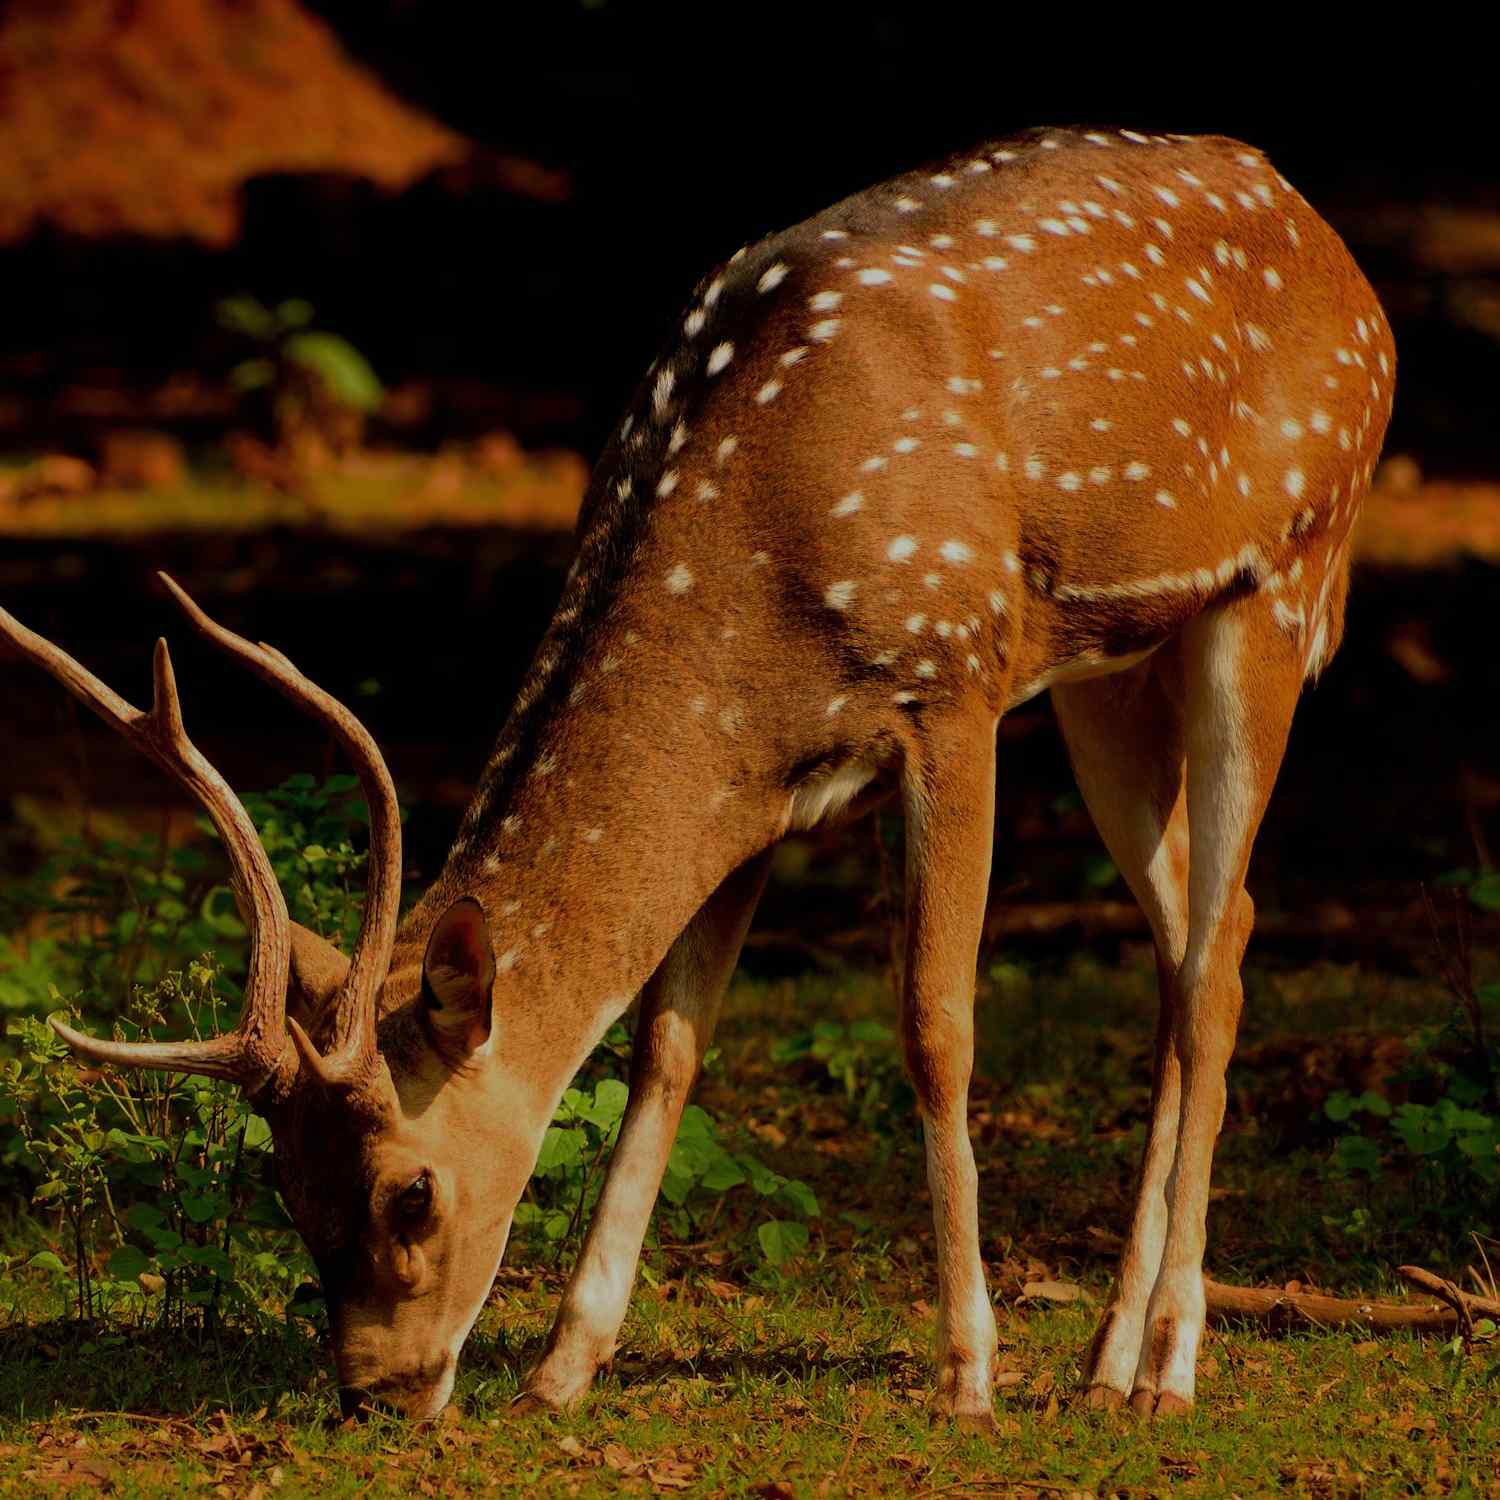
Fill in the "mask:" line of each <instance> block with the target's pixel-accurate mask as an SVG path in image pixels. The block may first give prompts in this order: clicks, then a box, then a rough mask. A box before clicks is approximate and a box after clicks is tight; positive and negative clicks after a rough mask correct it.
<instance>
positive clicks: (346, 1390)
mask: <svg viewBox="0 0 1500 1500" xmlns="http://www.w3.org/2000/svg"><path fill="white" fill-rule="evenodd" d="M456 1372H457V1361H455V1360H452V1359H442V1360H438V1361H435V1362H434V1363H433V1364H432V1365H430V1366H424V1367H422V1368H419V1369H417V1370H414V1371H412V1372H411V1373H410V1374H401V1375H388V1376H383V1377H381V1378H380V1379H378V1380H371V1381H366V1382H364V1383H363V1384H361V1385H344V1386H340V1387H339V1412H340V1414H341V1415H342V1416H343V1417H344V1418H345V1419H348V1418H350V1417H352V1418H353V1419H354V1420H355V1421H356V1422H363V1421H365V1420H367V1419H368V1418H369V1417H371V1416H374V1415H376V1414H377V1413H379V1414H384V1415H386V1416H393V1417H406V1418H408V1419H410V1420H414V1421H430V1420H431V1419H432V1418H434V1417H436V1416H437V1415H438V1414H439V1413H440V1412H441V1411H442V1409H443V1408H444V1407H445V1406H446V1405H447V1404H448V1397H449V1396H450V1395H451V1394H452V1393H453V1377H454V1375H455V1373H456Z"/></svg>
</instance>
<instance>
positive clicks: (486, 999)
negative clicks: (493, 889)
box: [422, 896, 495, 1052]
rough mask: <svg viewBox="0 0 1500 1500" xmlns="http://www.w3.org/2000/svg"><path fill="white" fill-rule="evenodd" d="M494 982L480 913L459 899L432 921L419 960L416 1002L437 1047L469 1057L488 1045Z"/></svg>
mask: <svg viewBox="0 0 1500 1500" xmlns="http://www.w3.org/2000/svg"><path fill="white" fill-rule="evenodd" d="M494 983H495V950H494V945H493V944H492V943H491V941H490V929H489V925H488V924H487V923H486V922H485V920H484V908H483V907H481V906H480V904H479V903H478V902H477V901H475V900H474V899H472V897H469V896H465V897H464V898H463V899H462V900H461V901H455V902H454V903H453V905H452V906H450V907H449V908H448V910H447V911H445V912H444V913H443V914H442V916H440V917H439V918H438V921H437V926H436V927H434V928H433V929H432V936H431V937H430V938H428V939H427V952H426V954H425V955H424V956H423V958H422V1003H423V1006H424V1007H425V1014H426V1017H427V1024H428V1025H429V1026H430V1027H431V1028H432V1031H433V1033H434V1036H435V1038H436V1040H438V1041H439V1043H441V1044H443V1045H445V1046H449V1047H454V1046H456V1047H458V1048H460V1049H461V1050H462V1051H465V1052H472V1051H474V1050H475V1049H476V1048H477V1047H481V1046H483V1045H484V1043H485V1042H486V1041H488V1039H489V1035H490V1007H491V993H490V992H491V990H492V988H493V986H494Z"/></svg>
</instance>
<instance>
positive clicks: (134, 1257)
mask: <svg viewBox="0 0 1500 1500" xmlns="http://www.w3.org/2000/svg"><path fill="white" fill-rule="evenodd" d="M108 1269H109V1274H110V1275H111V1276H113V1277H114V1278H115V1280H116V1281H134V1280H135V1278H136V1277H137V1276H139V1275H140V1274H141V1272H142V1271H149V1270H150V1269H151V1260H150V1257H149V1256H147V1255H146V1253H145V1252H144V1251H142V1250H138V1249H136V1247H135V1246H134V1245H121V1246H120V1248H119V1249H118V1250H116V1251H115V1253H114V1254H113V1255H111V1256H110V1258H109V1265H108Z"/></svg>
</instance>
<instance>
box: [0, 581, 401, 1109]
mask: <svg viewBox="0 0 1500 1500" xmlns="http://www.w3.org/2000/svg"><path fill="white" fill-rule="evenodd" d="M161 578H162V581H163V582H164V583H165V584H166V586H167V587H168V588H169V589H170V590H171V592H172V595H173V597H174V598H175V599H176V600H177V602H178V603H179V604H180V605H181V606H182V608H183V610H184V612H185V613H186V614H187V616H188V618H189V619H190V620H191V621H192V623H193V625H194V626H195V628H196V629H197V630H198V631H199V632H200V633H201V634H203V635H205V636H206V637H207V638H208V639H209V640H211V641H213V642H214V644H215V645H217V646H219V647H220V648H221V649H223V650H225V651H227V652H229V653H230V654H231V655H232V656H236V657H238V658H239V659H240V660H241V661H243V662H244V663H245V664H246V665H247V666H248V667H249V668H250V669H251V670H252V671H253V672H255V673H256V675H257V676H259V677H262V678H264V679H265V680H266V681H267V682H269V683H270V684H271V685H272V686H273V687H275V688H277V689H278V690H279V691H280V692H282V693H283V694H285V695H286V696H287V697H289V698H291V699H292V701H293V702H295V703H297V704H298V705H299V706H300V707H302V708H304V709H306V710H307V711H308V712H310V713H311V714H312V715H313V716H314V717H315V718H317V719H318V720H319V721H320V722H321V723H323V724H324V725H325V726H326V727H327V728H328V729H329V731H330V732H331V733H332V734H333V735H334V736H335V738H337V739H338V741H339V742H340V744H342V745H343V747H344V749H345V750H346V752H347V753H348V755H349V757H350V759H351V760H352V761H353V763H354V767H355V770H356V771H357V773H358V775H359V780H360V784H361V786H362V787H363V789H364V794H365V799H366V801H367V802H368V804H369V809H370V857H369V896H368V900H367V902H366V906H365V916H364V921H363V923H362V925H361V927H360V932H359V936H358V938H357V939H356V941H355V945H354V953H353V955H352V957H351V959H350V964H349V971H348V973H347V975H346V976H345V978H344V981H343V983H342V984H341V985H340V987H339V990H338V992H337V995H336V996H335V998H334V1000H333V1002H332V1003H331V1005H330V1006H329V1008H328V1010H327V1011H326V1012H325V1013H324V1015H323V1016H321V1017H319V1021H318V1025H317V1027H316V1028H315V1029H316V1030H318V1031H319V1032H322V1031H324V1030H326V1031H327V1032H328V1034H329V1041H330V1044H329V1049H328V1052H327V1053H326V1054H323V1053H320V1052H319V1050H318V1048H317V1046H316V1044H315V1043H314V1042H313V1041H312V1039H311V1038H310V1037H309V1036H308V1035H307V1034H306V1032H304V1031H303V1029H302V1028H301V1027H300V1026H299V1025H298V1024H297V1022H296V1020H295V1019H292V1018H289V1017H287V1016H286V995H287V987H288V975H289V968H290V961H291V938H290V932H291V924H290V918H289V917H288V915H287V909H286V902H285V900H284V899H283V897H282V894H281V889H280V887H279V886H278V885H277V882H276V877H275V874H274V873H273V871H272V869H271V864H270V861H269V859H268V858H267V857H266V853H265V850H264V849H263V848H262V847H261V844H260V840H259V838H258V837H257V836H256V832H255V827H254V824H253V823H252V822H251V821H250V817H249V815H248V814H247V813H246V811H245V809H244V807H243V805H242V804H241V803H240V800H239V798H237V797H236V796H235V794H234V792H233V791H232V790H231V789H230V787H229V785H228V783H227V782H226V781H225V780H224V778H223V777H222V776H220V775H219V773H218V772H217V771H216V770H215V769H214V768H213V766H211V765H210V764H209V762H208V761H207V760H206V759H205V758H204V757H203V755H202V753H201V752H200V751H199V750H198V749H197V747H196V746H195V745H194V744H193V743H192V741H191V740H189V739H188V737H187V733H186V731H185V730H184V729H183V725H182V710H181V706H180V704H179V702H178V698H177V686H176V681H175V679H174V676H173V672H172V660H171V657H170V655H169V654H168V651H167V643H166V642H165V641H164V640H159V641H157V643H156V655H155V660H154V668H155V683H156V687H155V695H154V699H153V702H152V706H151V710H150V712H149V713H145V712H142V711H141V710H140V709H138V708H136V707H134V706H133V705H132V704H130V703H127V702H126V701H125V699H123V698H121V697H120V696H119V694H118V693H116V692H114V691H113V689H111V688H109V687H108V686H106V685H105V684H104V683H103V682H101V681H100V680H99V679H98V678H97V677H95V676H94V675H93V674H92V673H91V672H89V671H88V670H87V669H86V668H84V667H82V666H81V665H79V663H78V662H76V661H75V660H74V659H73V658H72V657H71V656H69V655H68V654H67V653H66V652H65V651H63V650H62V649H61V648H60V647H58V646H55V645H54V644H53V643H52V642H51V641H48V640H46V639H44V638H43V637H42V636H39V635H37V634H36V633H35V632H33V631H30V630H28V629H26V627H25V626H24V625H22V624H21V623H20V622H19V621H18V620H16V619H15V618H14V617H13V616H11V615H10V614H8V613H7V612H6V611H5V610H3V609H0V636H4V637H5V638H6V639H7V640H9V641H10V642H11V643H12V644H14V645H15V646H16V647H17V649H18V650H19V651H20V652H21V654H22V655H23V656H25V657H27V658H28V659H29V660H31V661H33V662H35V663H36V665H37V666H39V667H41V668H42V669H43V670H44V671H46V672H48V673H50V674H51V675H52V676H53V677H55V678H56V679H57V680H58V681H59V682H60V683H62V685H63V686H64V687H65V688H67V689H68V691H69V692H70V693H72V694H73V696H74V697H76V698H77V699H78V700H79V701H80V702H82V703H83V704H85V705H86V706H87V707H89V708H91V709H92V710H93V711H94V712H95V713H96V714H98V715H99V717H100V718H102V719H103V720H104V721H105V722H106V723H108V724H111V725H113V726H114V727H115V728H116V729H118V730H119V731H120V732H121V733H122V734H123V735H125V736H126V738H127V739H129V740H131V741H133V742H134V743H135V744H136V745H137V746H138V747H139V748H140V749H142V750H144V751H145V752H146V754H148V755H149V756H150V757H151V758H152V759H153V760H155V761H156V762H157V764H158V765H160V766H161V767H162V768H163V769H164V770H166V771H167V772H168V773H169V774H170V775H171V776H173V777H175V778H176V780H177V781H179V782H180V783H181V784H182V785H183V786H184V787H185V788H186V789H187V790H188V791H190V792H191V793H192V794H193V796H194V797H196V798H197V799H198V801H199V802H201V803H202V804H203V806H204V807H205V808H206V809H207V811H208V814H209V816H210V817H211V818H212V819H213V821H214V826H215V827H216V828H217V829H218V830H219V835H220V837H221V838H222V839H223V840H224V845H225V847H226V849H228V851H229V858H230V866H231V870H232V878H233V881H234V884H235V886H236V889H237V890H238V892H239V893H240V896H241V898H242V903H243V906H244V907H245V908H246V909H247V910H248V911H249V913H250V927H251V935H252V936H251V951H250V965H249V973H248V976H247V979H246V983H245V1000H244V1006H243V1008H242V1010H241V1012H240V1019H239V1023H238V1025H237V1026H236V1027H235V1029H234V1030H233V1031H232V1032H229V1033H228V1034H227V1035H225V1036H220V1037H214V1038H212V1039H210V1040H207V1041H193V1042H115V1041H102V1040H100V1039H98V1038H96V1037H90V1036H85V1035H84V1034H83V1033H81V1032H79V1031H75V1030H74V1029H73V1028H72V1027H70V1026H66V1025H64V1024H63V1023H61V1022H60V1021H56V1020H54V1021H53V1022H52V1025H53V1028H54V1029H55V1030H56V1031H57V1033H58V1035H59V1036H61V1037H62V1039H63V1040H64V1041H65V1042H66V1043H67V1044H68V1045H69V1046H70V1047H71V1048H72V1049H73V1050H74V1051H75V1052H77V1053H79V1054H80V1055H81V1056H83V1057H87V1058H90V1059H92V1060H93V1061H96V1062H107V1063H115V1064H118V1065H120V1066H123V1067H133V1068H166V1069H171V1070H175V1071H182V1072H189V1073H202V1074H206V1075H208V1076H210V1077H215V1078H228V1079H232V1080H234V1081H235V1082H237V1083H240V1084H241V1085H243V1086H244V1087H245V1088H246V1089H247V1091H250V1092H258V1091H259V1090H261V1089H263V1088H265V1087H266V1086H267V1085H268V1084H271V1083H273V1082H274V1083H275V1084H276V1085H277V1087H276V1089H275V1093H276V1094H285V1093H288V1092H290V1090H291V1089H292V1087H294V1086H295V1085H296V1083H297V1082H298V1080H299V1077H301V1076H306V1077H308V1078H310V1079H313V1080H316V1081H317V1082H319V1083H321V1084H323V1085H325V1086H327V1087H330V1088H336V1089H339V1090H342V1091H347V1092H350V1093H353V1092H356V1091H361V1090H366V1089H369V1088H371V1087H375V1086H377V1075H378V1073H379V1072H380V1060H379V1054H378V1052H377V1050H376V1045H375V1004H376V997H377V995H378V992H379V989H380V983H381V980H382V979H383V977H384V973H385V968H386V965H387V964H388V963H389V961H390V952H391V945H392V942H393V940H394V938H395V933H396V918H397V913H398V908H399V904H400V899H401V824H400V815H399V812H398V809H397V805H396V793H395V788H394V786H393V785H392V783H391V777H390V772H389V771H388V770H387V769H386V766H385V762H384V761H383V760H382V759H381V756H380V752H379V750H378V749H377V748H376V746H375V742H374V740H373V739H372V738H371V737H370V734H369V731H368V730H367V729H365V727H364V725H362V724H361V723H360V722H359V720H358V719H356V718H355V717H354V715H353V714H352V713H350V712H349V710H348V709H347V708H345V707H344V706H343V705H342V704H341V703H339V702H338V701H337V700H336V699H335V698H333V697H332V696H330V695H329V694H328V693H326V692H325V691H324V690H323V689H322V688H320V687H318V686H317V685H316V684H315V683H313V682H311V681H309V680H308V679H307V678H306V677H304V676H303V675H302V674H301V673H300V672H299V671H297V669H296V668H295V667H294V666H293V665H292V664H291V662H289V661H288V660H287V658H286V657H285V656H283V655H282V654H281V653H280V652H279V651H277V650H275V649H274V648H272V647H270V646H265V645H259V646H258V645H255V644H253V643H252V642H250V641H248V640H246V639H245V638H244V637H243V636H239V635H236V634H235V633H234V632H233V631H231V630H227V629H225V628H224V627H223V626H222V625H219V624H217V623H216V622H215V621H213V620H211V619H210V618H209V617H208V616H207V615H206V614H204V612H203V611H202V610H201V609H200V608H199V607H198V606H197V604H195V603H194V602H193V600H192V599H191V598H189V596H188V595H187V593H186V592H185V591H184V590H183V589H182V588H181V587H180V586H179V585H178V584H177V583H176V582H174V581H173V580H172V579H171V578H169V577H167V575H166V574H165V573H163V574H162V575H161ZM288 1031H289V1032H290V1035H288ZM304 1070H305V1075H304Z"/></svg>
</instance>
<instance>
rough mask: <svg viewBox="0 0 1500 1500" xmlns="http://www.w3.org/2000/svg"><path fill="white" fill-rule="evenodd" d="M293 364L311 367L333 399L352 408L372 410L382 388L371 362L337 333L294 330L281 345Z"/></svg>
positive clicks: (309, 368)
mask: <svg viewBox="0 0 1500 1500" xmlns="http://www.w3.org/2000/svg"><path fill="white" fill-rule="evenodd" d="M283 347H284V349H285V352H286V357H287V358H288V359H289V360H291V361H292V362H293V363H294V364H299V365H301V366H302V367H303V368H304V369H306V370H311V371H312V372H313V373H314V374H315V375H317V376H318V378H319V379H320V380H322V382H323V384H324V385H325V386H327V388H328V391H329V394H330V395H332V397H333V399H334V400H335V401H338V402H339V403H341V404H342V405H344V406H349V407H352V408H353V409H354V410H355V411H366V412H368V411H374V410H375V409H376V408H377V407H378V406H379V405H380V403H381V401H382V400H384V398H385V389H384V387H383V386H382V385H381V384H380V379H379V377H378V376H377V375H376V374H375V371H374V370H373V369H372V368H371V367H370V362H369V361H368V360H367V359H366V358H365V357H364V355H363V354H361V353H360V352H359V350H358V349H356V348H355V347H354V345H353V344H351V343H350V342H349V341H348V340H347V339H342V338H340V337H339V336H338V335H337V334H336V333H297V334H293V335H292V336H291V337H290V338H289V339H287V341H286V343H285V345H284V346H283Z"/></svg>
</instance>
